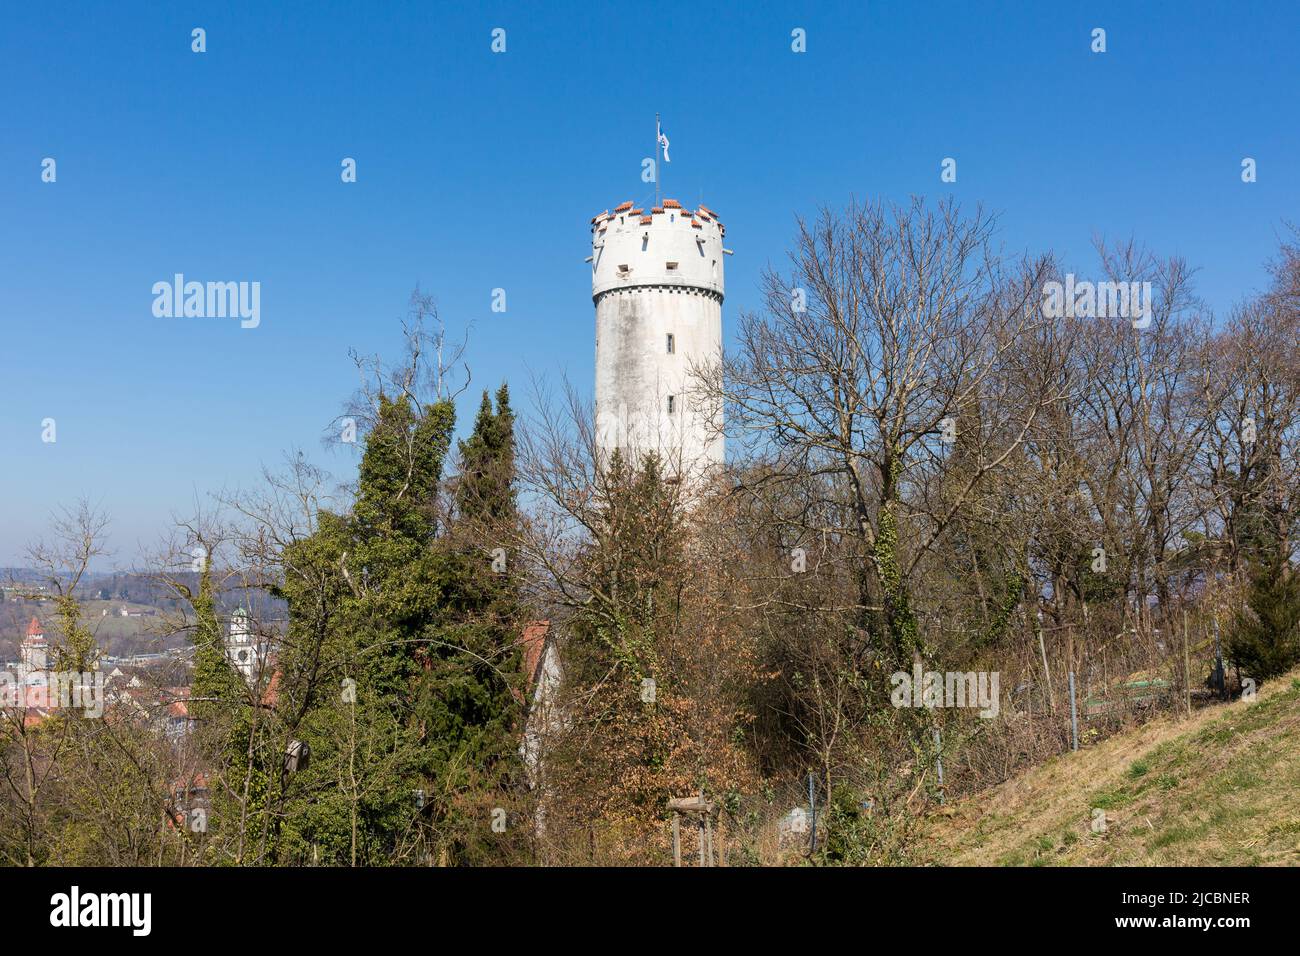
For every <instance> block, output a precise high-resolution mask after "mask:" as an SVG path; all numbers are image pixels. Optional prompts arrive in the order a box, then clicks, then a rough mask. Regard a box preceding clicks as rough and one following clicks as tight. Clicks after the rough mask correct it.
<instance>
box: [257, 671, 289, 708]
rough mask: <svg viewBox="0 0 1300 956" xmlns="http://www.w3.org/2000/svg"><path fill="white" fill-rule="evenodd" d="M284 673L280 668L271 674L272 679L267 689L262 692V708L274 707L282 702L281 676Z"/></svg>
mask: <svg viewBox="0 0 1300 956" xmlns="http://www.w3.org/2000/svg"><path fill="white" fill-rule="evenodd" d="M282 673H284V672H283V671H281V670H280V669H279V668H277V669H276V670H274V671H272V672H271V679H270V680H269V681H267V683H266V689H265V690H264V691H262V706H263V707H274V706H275V705H276V704H277V703H278V702H279V700H280V675H281V674H282Z"/></svg>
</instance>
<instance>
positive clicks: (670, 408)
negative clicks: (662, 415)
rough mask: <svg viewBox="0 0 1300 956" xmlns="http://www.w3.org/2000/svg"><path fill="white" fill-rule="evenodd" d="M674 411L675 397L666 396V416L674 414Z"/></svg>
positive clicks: (675, 406) (675, 409)
mask: <svg viewBox="0 0 1300 956" xmlns="http://www.w3.org/2000/svg"><path fill="white" fill-rule="evenodd" d="M675 411H677V396H676V395H669V396H668V414H669V415H671V414H673V412H675Z"/></svg>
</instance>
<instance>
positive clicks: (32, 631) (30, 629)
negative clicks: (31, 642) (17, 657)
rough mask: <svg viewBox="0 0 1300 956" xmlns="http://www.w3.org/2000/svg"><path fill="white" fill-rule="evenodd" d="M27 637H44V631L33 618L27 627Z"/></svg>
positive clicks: (39, 623)
mask: <svg viewBox="0 0 1300 956" xmlns="http://www.w3.org/2000/svg"><path fill="white" fill-rule="evenodd" d="M27 636H28V637H44V636H45V630H44V628H42V627H41V622H40V621H38V620H36V618H35V617H33V618H32V623H30V624H28V625H27Z"/></svg>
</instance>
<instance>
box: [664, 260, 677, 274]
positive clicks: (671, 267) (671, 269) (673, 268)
mask: <svg viewBox="0 0 1300 956" xmlns="http://www.w3.org/2000/svg"><path fill="white" fill-rule="evenodd" d="M664 265H666V266H667V267H668V271H669V272H676V271H677V263H675V262H665V263H664Z"/></svg>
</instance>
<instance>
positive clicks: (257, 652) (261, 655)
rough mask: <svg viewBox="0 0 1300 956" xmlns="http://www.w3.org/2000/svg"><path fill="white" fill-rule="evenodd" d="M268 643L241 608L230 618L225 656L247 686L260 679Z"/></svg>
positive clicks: (264, 664)
mask: <svg viewBox="0 0 1300 956" xmlns="http://www.w3.org/2000/svg"><path fill="white" fill-rule="evenodd" d="M267 650H268V642H267V641H266V639H265V638H264V637H262V636H261V635H260V634H258V633H257V631H256V629H255V628H254V627H253V625H252V622H251V621H250V620H249V617H248V612H247V611H245V610H244V609H243V608H242V607H241V608H238V609H237V610H236V611H235V613H234V614H232V615H231V616H230V631H229V633H228V635H227V636H226V655H227V656H228V657H229V658H230V663H231V664H232V665H234V667H235V669H236V670H238V671H239V673H241V674H243V675H244V680H246V681H247V682H248V683H249V685H250V686H251V685H253V684H255V683H256V682H257V681H259V680H260V679H261V677H262V670H263V668H264V667H265V666H266V660H267Z"/></svg>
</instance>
